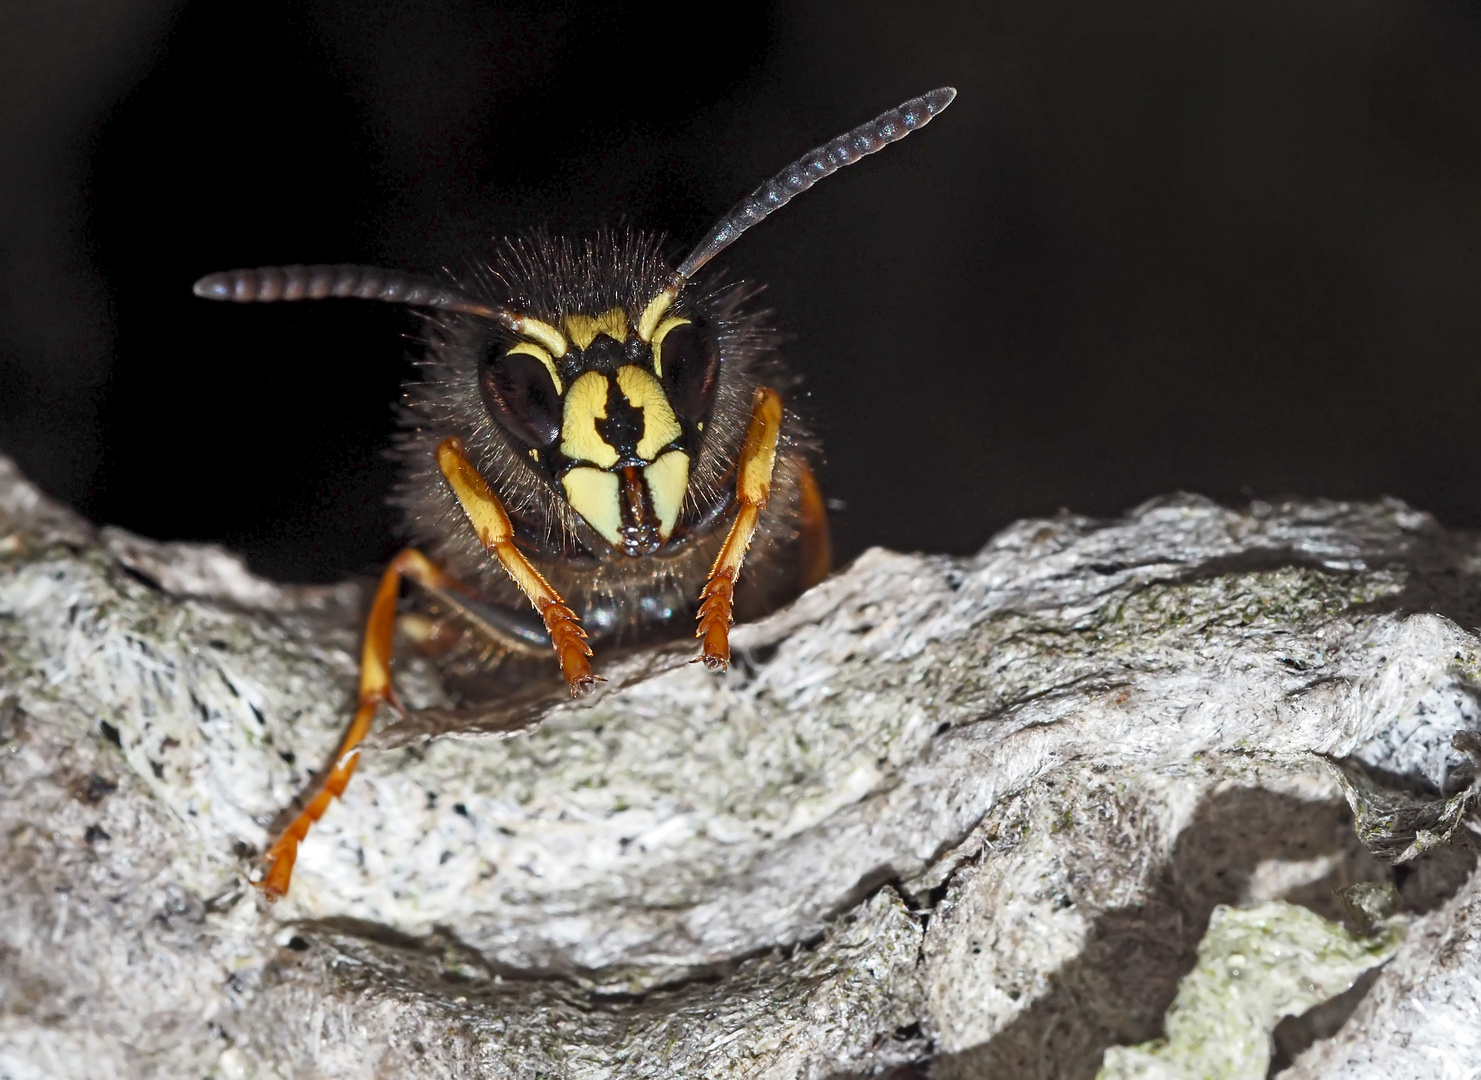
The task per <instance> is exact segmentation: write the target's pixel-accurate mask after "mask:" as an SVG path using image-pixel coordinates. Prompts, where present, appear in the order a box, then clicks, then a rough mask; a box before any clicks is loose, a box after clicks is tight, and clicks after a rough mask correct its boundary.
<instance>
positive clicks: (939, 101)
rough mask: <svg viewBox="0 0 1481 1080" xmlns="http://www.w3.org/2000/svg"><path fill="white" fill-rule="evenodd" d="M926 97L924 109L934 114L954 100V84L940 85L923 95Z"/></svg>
mask: <svg viewBox="0 0 1481 1080" xmlns="http://www.w3.org/2000/svg"><path fill="white" fill-rule="evenodd" d="M924 96H925V99H926V111H927V112H928V113H930V114H931V115H932V116H935V115H936V114H937V113H938V112H940V111H941V110H942V109H944V108H946V106H948V105H950V104H951V103H952V102H953V101H955V100H956V87H955V86H942V87H938V88H937V89H935V90H932V91H931V92H930V93H929V94H926V95H924Z"/></svg>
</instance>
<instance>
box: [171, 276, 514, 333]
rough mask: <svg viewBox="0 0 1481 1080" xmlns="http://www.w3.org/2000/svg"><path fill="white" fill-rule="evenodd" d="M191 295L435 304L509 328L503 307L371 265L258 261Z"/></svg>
mask: <svg viewBox="0 0 1481 1080" xmlns="http://www.w3.org/2000/svg"><path fill="white" fill-rule="evenodd" d="M194 292H195V295H197V296H200V297H204V298H205V299H207V300H231V301H234V302H235V303H238V304H250V303H263V304H265V303H270V302H272V301H274V300H323V299H325V298H327V297H331V296H333V297H346V298H348V297H353V298H355V299H359V300H379V301H381V302H382V303H386V304H405V305H407V306H408V307H427V308H440V309H442V310H443V311H458V312H462V313H463V314H466V315H479V316H482V317H483V318H486V319H495V320H497V321H498V322H500V323H503V324H505V325H507V326H510V327H511V328H513V321H514V316H513V314H512V313H510V312H509V311H506V310H505V309H504V308H495V307H489V306H488V305H487V304H481V303H479V302H478V301H477V300H474V299H472V298H470V297H468V296H465V295H464V294H463V293H460V292H458V291H457V290H456V289H452V288H449V287H448V286H447V285H445V284H443V283H442V282H440V281H434V280H433V279H431V278H424V277H417V276H415V275H413V274H403V273H401V271H399V270H380V269H377V268H376V267H374V266H353V265H350V264H348V263H346V264H341V265H338V266H322V265H321V266H261V267H258V268H257V269H255V270H227V271H224V272H222V273H219V274H207V275H206V276H205V277H203V278H201V279H200V280H199V281H197V282H196V283H195V286H194Z"/></svg>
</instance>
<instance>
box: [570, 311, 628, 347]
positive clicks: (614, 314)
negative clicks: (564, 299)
mask: <svg viewBox="0 0 1481 1080" xmlns="http://www.w3.org/2000/svg"><path fill="white" fill-rule="evenodd" d="M565 321H566V333H568V334H570V335H571V340H572V341H574V342H575V343H576V347H577V348H578V349H585V348H588V347H589V346H590V345H591V343H592V342H593V341H595V340H596V339H597V335H598V334H606V335H607V336H608V337H609V338H611V339H612V340H613V341H616V342H619V343H621V342H624V341H626V340H627V312H625V311H623V310H622V309H621V308H612V309H611V310H610V311H604V312H602V313H601V314H600V315H598V316H596V317H595V318H593V317H592V316H590V315H567V316H566V320H565Z"/></svg>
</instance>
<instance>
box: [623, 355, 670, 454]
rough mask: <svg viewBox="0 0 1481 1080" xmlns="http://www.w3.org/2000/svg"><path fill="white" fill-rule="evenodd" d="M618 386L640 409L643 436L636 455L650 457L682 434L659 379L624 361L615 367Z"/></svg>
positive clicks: (639, 441) (633, 404)
mask: <svg viewBox="0 0 1481 1080" xmlns="http://www.w3.org/2000/svg"><path fill="white" fill-rule="evenodd" d="M617 389H619V390H621V391H622V394H623V396H624V397H625V398H627V400H628V401H629V402H630V403H631V404H632V407H633V408H634V409H642V410H643V437H642V438H641V439H639V440H638V445H637V451H638V457H640V458H642V459H643V460H644V461H652V460H653V459H654V458H656V457H657V456H658V452H659V451H660V450H662V449H663V448H664V447H665V446H667V445H668V444H669V443H671V442H673V441H674V440H675V439H677V438H678V437H679V436H680V435H682V434H683V429H682V428H681V427H679V418H678V417H676V416H675V415H674V407H673V406H672V405H670V404H669V399H668V395H667V394H665V393H664V392H663V387H661V386H659V385H658V380H657V379H655V378H654V377H653V376H652V375H650V374H648V372H646V371H644V370H643V369H642V368H640V367H633V366H632V365H631V364H624V365H623V366H622V367H620V368H618V369H617Z"/></svg>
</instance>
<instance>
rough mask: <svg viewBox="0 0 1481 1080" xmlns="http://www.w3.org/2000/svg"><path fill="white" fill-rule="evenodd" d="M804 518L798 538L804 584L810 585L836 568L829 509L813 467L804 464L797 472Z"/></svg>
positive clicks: (800, 506) (799, 508) (808, 586)
mask: <svg viewBox="0 0 1481 1080" xmlns="http://www.w3.org/2000/svg"><path fill="white" fill-rule="evenodd" d="M797 486H798V488H799V489H800V493H799V494H800V498H799V500H798V504H799V505H798V511H799V516H800V518H801V522H800V525H799V532H800V536H799V537H798V542H799V544H800V545H801V547H802V587H803V588H804V589H811V588H812V587H813V586H814V585H816V584H817V583H818V582H820V581H822V580H823V579H824V578H825V577H827V576H828V574H829V572H830V571H831V570H832V569H833V540H832V538H831V537H830V536H829V535H828V510H827V508H826V506H824V504H823V493H822V492H820V491H819V490H818V482H817V480H816V479H814V478H813V474H812V470H811V469H809V468H808V467H807V466H806V465H801V466H799V468H798V472H797Z"/></svg>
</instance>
